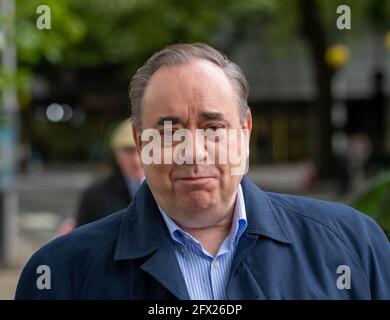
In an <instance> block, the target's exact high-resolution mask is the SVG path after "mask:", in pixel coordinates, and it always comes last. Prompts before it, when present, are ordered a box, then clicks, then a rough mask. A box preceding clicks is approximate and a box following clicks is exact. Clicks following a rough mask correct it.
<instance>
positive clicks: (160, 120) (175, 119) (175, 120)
mask: <svg viewBox="0 0 390 320" xmlns="http://www.w3.org/2000/svg"><path fill="white" fill-rule="evenodd" d="M165 121H171V122H172V124H176V123H180V122H181V119H180V118H179V117H175V116H165V117H159V118H158V120H157V122H156V125H157V126H163V125H164V122H165Z"/></svg>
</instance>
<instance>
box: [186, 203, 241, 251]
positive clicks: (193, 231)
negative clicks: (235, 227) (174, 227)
mask: <svg viewBox="0 0 390 320" xmlns="http://www.w3.org/2000/svg"><path fill="white" fill-rule="evenodd" d="M234 206H235V202H234V203H233V206H232V207H231V208H230V209H229V214H228V215H227V217H226V218H225V219H223V220H221V221H219V222H218V223H217V224H215V225H213V226H210V227H206V228H187V227H183V226H180V227H181V228H182V229H183V230H184V231H186V232H188V233H189V234H190V235H192V236H193V237H194V238H195V239H196V240H198V241H199V242H200V243H201V245H202V247H203V248H204V249H205V250H207V252H209V253H210V254H211V255H212V256H216V254H217V253H218V250H219V247H220V246H221V244H222V242H223V241H224V240H225V239H226V237H227V236H228V234H229V233H230V230H231V228H232V222H233V214H234Z"/></svg>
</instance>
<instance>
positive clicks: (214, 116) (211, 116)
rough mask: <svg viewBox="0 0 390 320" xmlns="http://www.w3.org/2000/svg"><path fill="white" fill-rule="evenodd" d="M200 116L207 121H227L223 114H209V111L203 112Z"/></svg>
mask: <svg viewBox="0 0 390 320" xmlns="http://www.w3.org/2000/svg"><path fill="white" fill-rule="evenodd" d="M200 116H201V117H202V118H205V119H207V120H220V121H221V120H225V118H224V116H223V114H222V113H220V112H208V111H204V112H201V114H200Z"/></svg>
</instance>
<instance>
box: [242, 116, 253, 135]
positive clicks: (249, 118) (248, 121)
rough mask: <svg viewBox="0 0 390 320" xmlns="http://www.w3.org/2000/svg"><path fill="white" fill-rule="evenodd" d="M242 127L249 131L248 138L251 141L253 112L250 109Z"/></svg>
mask: <svg viewBox="0 0 390 320" xmlns="http://www.w3.org/2000/svg"><path fill="white" fill-rule="evenodd" d="M242 129H243V130H244V132H247V133H248V136H247V138H248V141H249V138H250V136H251V133H252V113H251V112H250V110H249V111H248V115H247V118H246V120H245V121H244V122H243V124H242ZM245 129H246V130H245Z"/></svg>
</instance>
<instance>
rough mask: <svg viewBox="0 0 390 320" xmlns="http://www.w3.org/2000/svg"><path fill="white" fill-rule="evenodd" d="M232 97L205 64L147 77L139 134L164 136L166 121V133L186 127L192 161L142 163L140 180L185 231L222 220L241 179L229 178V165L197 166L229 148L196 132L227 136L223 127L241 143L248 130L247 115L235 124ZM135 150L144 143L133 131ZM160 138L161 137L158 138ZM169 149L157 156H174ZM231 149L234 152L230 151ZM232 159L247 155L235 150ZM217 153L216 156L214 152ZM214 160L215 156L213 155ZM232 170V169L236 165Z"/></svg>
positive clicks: (221, 78)
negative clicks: (148, 131) (143, 178)
mask: <svg viewBox="0 0 390 320" xmlns="http://www.w3.org/2000/svg"><path fill="white" fill-rule="evenodd" d="M237 101H238V99H237V97H236V95H235V92H234V90H233V87H232V85H231V83H230V81H229V79H228V78H227V77H226V75H225V74H224V72H223V70H222V69H220V68H219V67H218V66H216V65H214V64H212V63H211V62H208V61H206V60H194V61H192V62H190V63H188V64H185V65H179V66H167V67H162V68H160V69H159V70H157V72H156V73H155V74H154V75H153V77H152V78H151V80H150V82H149V84H148V87H147V89H146V92H145V94H144V97H143V99H142V119H141V120H142V130H145V129H149V128H154V129H156V130H158V131H160V132H161V133H163V132H164V121H172V130H173V131H175V130H178V129H187V130H189V131H190V132H191V133H192V137H194V140H193V143H192V144H191V148H192V149H193V150H194V151H193V156H191V159H187V160H192V163H191V161H187V162H185V163H184V164H177V163H175V161H173V162H172V163H170V164H166V163H164V159H165V158H164V157H163V162H162V164H154V163H152V164H148V165H145V164H144V165H143V167H144V171H145V176H146V179H147V182H148V185H149V186H150V189H151V191H152V193H153V196H154V198H155V199H156V201H157V203H158V204H159V206H160V207H161V208H162V209H163V210H164V211H165V212H166V213H167V214H168V215H169V216H170V217H171V218H172V219H174V220H175V221H176V222H177V223H178V224H179V225H181V226H184V227H187V228H205V227H208V226H213V225H215V224H217V223H218V222H219V221H222V220H223V219H225V218H227V215H229V209H231V208H232V206H233V205H234V201H235V198H236V191H237V187H238V184H239V183H240V180H241V177H242V175H237V174H232V167H233V165H232V163H230V162H229V160H228V161H227V162H225V163H218V159H217V161H214V162H217V163H203V164H199V160H203V162H207V161H208V160H207V159H208V158H209V157H210V154H209V150H210V148H211V144H213V146H214V150H217V151H218V149H219V148H229V147H232V145H231V142H230V141H228V140H223V139H222V140H221V141H217V140H216V141H215V142H210V141H207V138H206V139H204V137H203V136H199V134H197V133H196V131H195V130H196V129H204V130H206V129H211V130H213V131H215V130H217V132H218V130H219V131H221V132H227V131H228V129H235V130H231V131H234V132H236V134H237V136H240V135H241V134H242V132H241V130H240V129H246V130H247V131H246V133H247V139H248V140H249V134H250V130H251V127H252V122H251V115H250V114H249V115H248V119H247V120H246V121H245V122H244V123H241V121H240V118H239V110H238V104H237ZM134 137H135V139H136V142H137V146H138V147H139V149H140V150H141V149H142V147H144V146H145V145H147V144H148V142H147V141H145V142H143V141H141V136H140V133H137V132H135V131H134ZM162 140H164V137H162ZM174 149H175V143H174V144H173V145H171V146H170V145H169V144H168V145H167V146H165V145H164V144H162V145H161V153H162V154H164V153H165V154H166V152H171V153H174ZM235 150H236V149H235ZM235 152H236V154H235V155H234V156H235V157H245V158H246V156H247V154H246V153H245V152H244V151H242V152H241V149H240V148H239V149H238V150H236V151H235ZM217 154H218V152H217ZM217 158H218V157H217ZM236 166H237V165H236Z"/></svg>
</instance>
